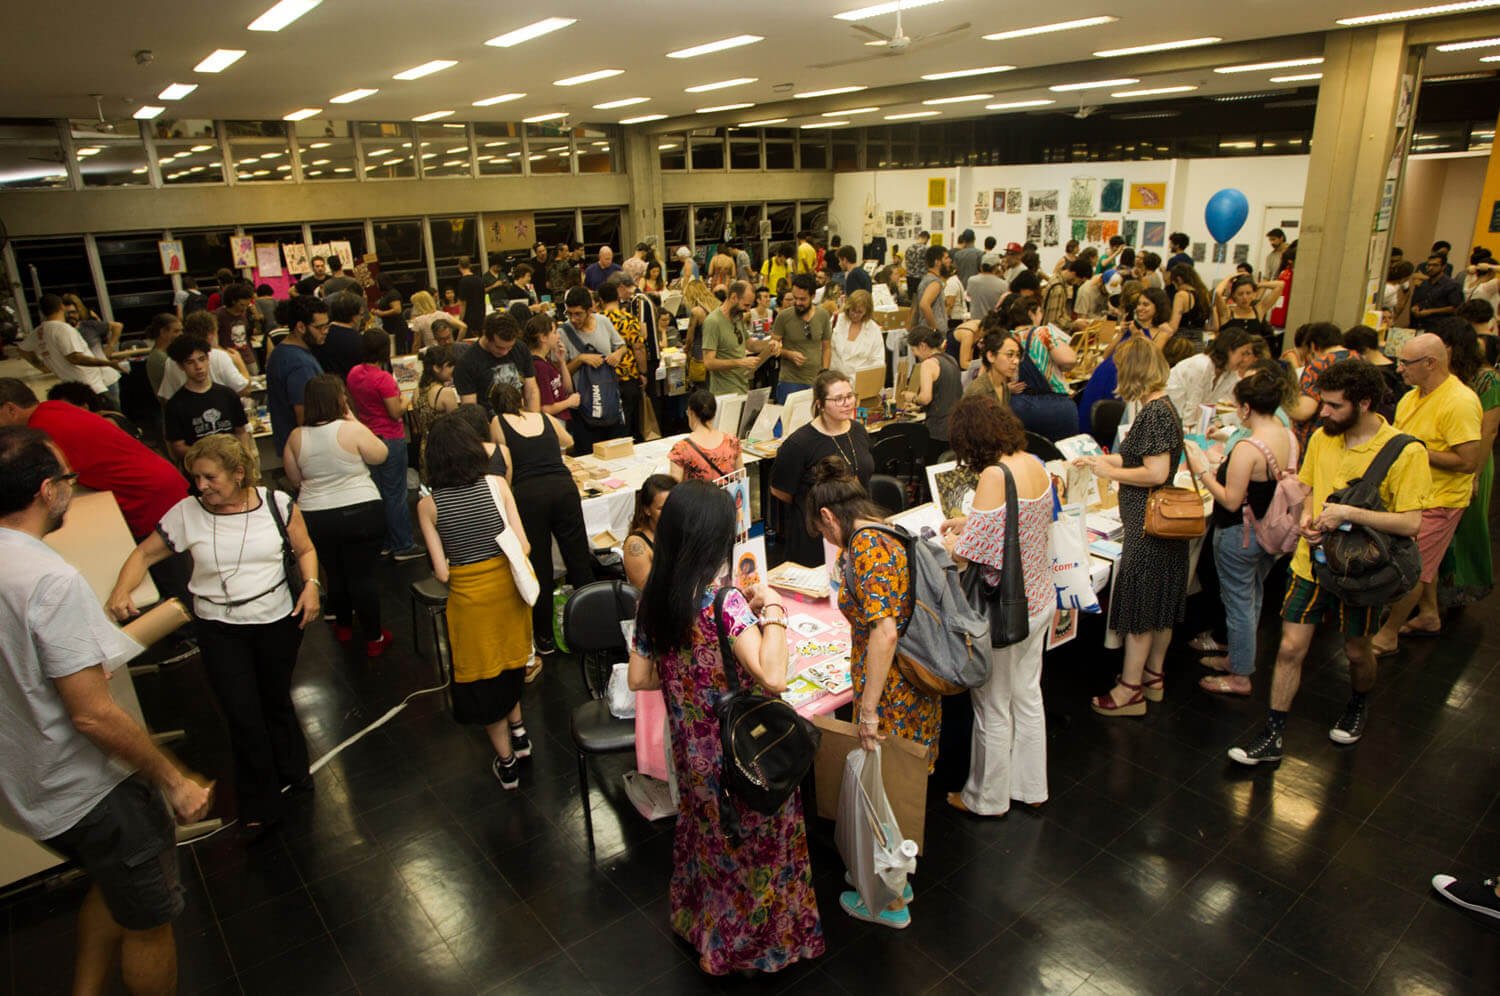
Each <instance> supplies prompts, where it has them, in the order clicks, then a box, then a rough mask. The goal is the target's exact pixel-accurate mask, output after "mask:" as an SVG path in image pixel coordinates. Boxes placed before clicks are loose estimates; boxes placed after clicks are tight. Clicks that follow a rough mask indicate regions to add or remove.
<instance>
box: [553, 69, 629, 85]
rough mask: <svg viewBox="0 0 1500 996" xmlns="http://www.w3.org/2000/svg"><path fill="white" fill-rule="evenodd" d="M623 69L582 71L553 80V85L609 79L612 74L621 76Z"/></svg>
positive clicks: (579, 83)
mask: <svg viewBox="0 0 1500 996" xmlns="http://www.w3.org/2000/svg"><path fill="white" fill-rule="evenodd" d="M624 71H625V70H623V69H596V70H594V71H593V72H591V73H581V74H579V75H578V76H567V77H564V78H563V79H560V80H553V81H552V85H553V86H579V85H581V84H584V83H597V82H599V81H600V80H607V79H609V78H610V77H611V76H619V75H620V74H621V73H623V72H624Z"/></svg>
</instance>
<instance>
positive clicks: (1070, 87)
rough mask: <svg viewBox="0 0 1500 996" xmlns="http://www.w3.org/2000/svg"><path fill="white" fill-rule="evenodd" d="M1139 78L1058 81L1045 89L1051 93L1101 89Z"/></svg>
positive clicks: (1128, 84)
mask: <svg viewBox="0 0 1500 996" xmlns="http://www.w3.org/2000/svg"><path fill="white" fill-rule="evenodd" d="M1139 82H1140V80H1137V79H1130V78H1129V77H1126V78H1124V79H1118V80H1089V81H1088V82H1086V83H1059V84H1057V86H1049V87H1048V88H1047V89H1048V90H1051V91H1052V92H1053V93H1072V92H1073V91H1074V90H1103V89H1104V88H1105V87H1111V86H1130V85H1131V84H1132V83H1139Z"/></svg>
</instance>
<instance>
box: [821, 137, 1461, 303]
mask: <svg viewBox="0 0 1500 996" xmlns="http://www.w3.org/2000/svg"><path fill="white" fill-rule="evenodd" d="M940 176H941V177H949V178H955V179H956V182H957V184H958V194H957V198H956V202H955V203H956V211H957V215H958V216H957V218H956V231H962V230H963V229H964V228H967V227H973V228H974V232H975V235H976V236H977V237H978V240H979V243H980V244H981V245H982V244H983V242H984V238H985V236H986V235H993V236H995V238H996V239H997V240H999V242H1000V243H1001V244H1002V245H1003V244H1005V243H1006V242H1012V241H1014V242H1024V241H1026V238H1025V236H1026V214H1027V211H1026V204H1025V203H1024V201H1025V199H1026V195H1027V194H1028V193H1029V192H1030V191H1032V190H1056V191H1057V192H1058V223H1059V229H1060V231H1059V236H1060V240H1061V242H1067V240H1068V239H1069V238H1070V237H1071V228H1072V225H1071V218H1069V217H1068V213H1067V212H1068V189H1069V184H1070V181H1071V180H1072V179H1073V178H1074V177H1093V178H1095V179H1097V180H1099V181H1100V185H1102V181H1103V180H1105V179H1123V180H1124V181H1125V198H1124V204H1123V207H1124V209H1125V210H1124V212H1123V213H1122V214H1119V215H1099V214H1097V213H1096V214H1095V215H1093V217H1102V218H1108V219H1116V218H1117V219H1119V220H1121V221H1124V220H1125V219H1130V218H1134V219H1137V220H1139V221H1142V222H1144V221H1158V220H1161V221H1166V222H1167V231H1168V232H1173V231H1183V232H1186V233H1187V234H1188V235H1189V236H1190V237H1191V238H1192V239H1193V241H1195V242H1204V243H1207V244H1208V246H1207V249H1208V255H1207V258H1206V259H1205V261H1204V262H1203V264H1201V265H1200V266H1199V268H1198V272H1199V273H1200V274H1201V275H1202V276H1203V279H1204V280H1205V282H1208V283H1210V284H1212V282H1213V281H1214V280H1216V279H1218V278H1221V277H1223V276H1224V275H1226V274H1228V273H1229V272H1230V271H1231V270H1233V268H1234V263H1233V255H1232V252H1233V249H1232V246H1233V243H1234V242H1248V243H1249V244H1250V261H1251V263H1252V265H1255V266H1257V267H1258V266H1259V265H1260V264H1261V262H1262V261H1263V260H1264V258H1265V254H1266V250H1267V247H1266V242H1265V238H1264V232H1262V231H1261V228H1262V220H1263V218H1264V215H1265V208H1266V206H1267V205H1268V204H1276V205H1289V204H1291V205H1300V204H1301V203H1302V197H1303V192H1304V190H1305V189H1306V186H1307V157H1306V156H1258V157H1237V158H1228V159H1176V160H1157V161H1153V162H1109V163H1055V164H1041V165H1028V166H975V167H965V168H960V169H926V170H887V171H866V172H860V173H839V174H837V175H836V176H835V177H834V184H833V201H832V203H831V205H830V207H829V214H830V216H831V217H833V218H836V219H837V220H838V224H839V231H840V234H841V235H842V236H843V238H844V241H845V242H850V243H859V242H863V239H862V237H861V232H862V228H863V224H862V223H863V212H864V207H865V199H866V197H867V196H868V195H874V197H875V200H876V202H877V203H878V205H879V207H880V210H881V211H882V212H884V211H891V210H907V211H910V210H915V209H922V210H924V212H927V213H930V209H927V181H928V179H929V178H934V177H940ZM1153 182H1154V183H1162V182H1165V183H1166V184H1167V207H1166V209H1164V210H1161V211H1131V210H1130V209H1129V192H1130V184H1131V183H1153ZM997 187H1001V188H1010V187H1019V188H1020V189H1021V192H1022V199H1023V204H1022V209H1021V213H1020V214H993V213H992V214H991V215H990V224H989V225H988V226H970V225H969V224H968V222H970V221H972V220H973V219H972V216H970V214H969V205H970V204H972V203H973V200H974V195H975V192H976V191H978V190H986V189H994V188H997ZM1226 187H1233V188H1236V189H1238V190H1240V191H1241V192H1243V193H1244V194H1245V196H1246V198H1247V199H1248V200H1249V201H1250V213H1249V215H1248V217H1247V218H1246V221H1245V227H1244V228H1242V229H1241V230H1240V232H1239V234H1238V235H1236V236H1235V237H1234V239H1232V240H1231V249H1230V255H1229V256H1228V260H1229V261H1227V262H1225V263H1223V264H1215V263H1213V262H1212V258H1213V257H1212V252H1213V249H1212V242H1213V240H1212V238H1211V237H1210V236H1209V234H1208V228H1207V225H1206V223H1205V222H1204V220H1203V209H1204V206H1205V205H1206V204H1207V202H1208V199H1209V198H1210V197H1211V196H1213V194H1215V193H1216V192H1218V191H1219V190H1222V189H1224V188H1226ZM1096 203H1097V192H1096ZM883 223H884V221H883V218H882V225H883ZM956 231H946V232H945V233H944V234H945V236H946V237H945V239H944V242H945V243H946V244H949V245H951V244H953V242H954V241H955V239H954V236H955V235H956ZM1288 235H1289V236H1290V237H1293V238H1295V233H1291V232H1288ZM1455 244H1457V240H1455ZM1160 251H1161V254H1162V256H1163V258H1165V257H1166V255H1167V254H1166V251H1165V250H1164V249H1163V250H1160ZM1040 252H1041V256H1042V265H1043V266H1044V267H1045V268H1048V269H1050V268H1051V266H1052V264H1053V262H1055V261H1056V259H1057V258H1058V256H1059V255H1061V253H1062V247H1061V245H1059V246H1056V247H1046V246H1044V247H1042V248H1041V249H1040Z"/></svg>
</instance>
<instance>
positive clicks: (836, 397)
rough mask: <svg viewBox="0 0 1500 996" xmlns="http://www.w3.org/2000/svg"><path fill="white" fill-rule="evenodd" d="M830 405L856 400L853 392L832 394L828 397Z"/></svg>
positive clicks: (844, 403)
mask: <svg viewBox="0 0 1500 996" xmlns="http://www.w3.org/2000/svg"><path fill="white" fill-rule="evenodd" d="M826 400H827V403H828V404H830V405H846V404H848V403H849V402H851V401H853V400H854V395H852V394H830V395H829V396H828V398H827V399H826Z"/></svg>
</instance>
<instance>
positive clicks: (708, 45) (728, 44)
mask: <svg viewBox="0 0 1500 996" xmlns="http://www.w3.org/2000/svg"><path fill="white" fill-rule="evenodd" d="M762 41H765V39H764V38H762V37H761V36H760V35H735V36H734V37H733V38H720V39H719V40H718V41H711V42H705V43H704V44H702V45H694V46H693V47H692V48H679V49H678V50H677V51H675V52H668V53H667V58H669V59H693V58H696V57H698V56H700V55H708V54H709V53H710V52H722V51H724V50H725V49H726V48H739V47H740V46H741V45H754V44H755V43H756V42H762Z"/></svg>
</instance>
